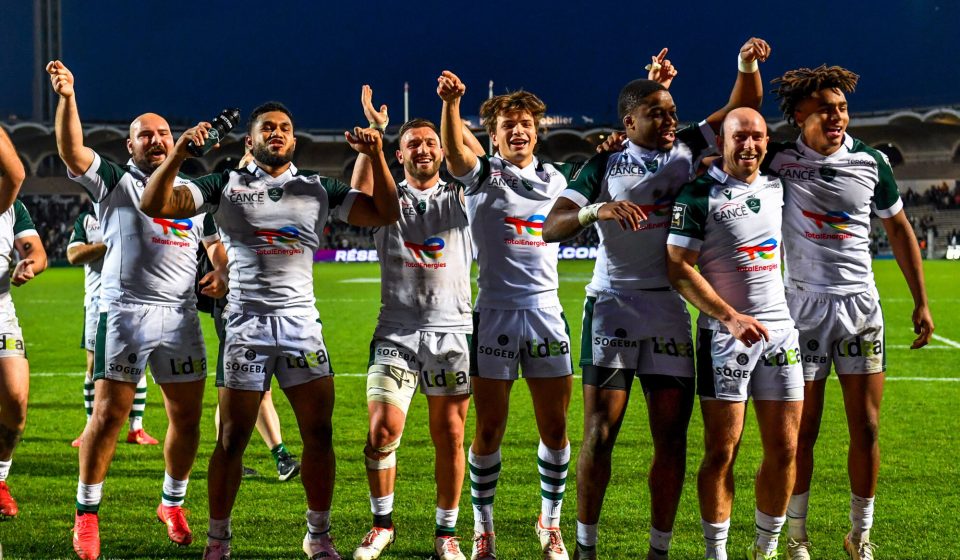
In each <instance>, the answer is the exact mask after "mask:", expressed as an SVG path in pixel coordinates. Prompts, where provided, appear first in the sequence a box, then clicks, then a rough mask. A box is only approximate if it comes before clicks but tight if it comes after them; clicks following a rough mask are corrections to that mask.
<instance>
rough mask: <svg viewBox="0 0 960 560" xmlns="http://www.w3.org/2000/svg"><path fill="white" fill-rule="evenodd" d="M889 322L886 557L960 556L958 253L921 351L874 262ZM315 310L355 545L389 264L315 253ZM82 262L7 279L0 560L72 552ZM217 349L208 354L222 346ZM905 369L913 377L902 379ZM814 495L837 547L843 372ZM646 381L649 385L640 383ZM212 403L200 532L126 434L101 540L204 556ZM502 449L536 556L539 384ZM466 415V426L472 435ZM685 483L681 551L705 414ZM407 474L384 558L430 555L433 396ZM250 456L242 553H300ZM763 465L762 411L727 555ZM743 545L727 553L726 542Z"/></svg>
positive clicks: (639, 451) (817, 519) (572, 491)
mask: <svg viewBox="0 0 960 560" xmlns="http://www.w3.org/2000/svg"><path fill="white" fill-rule="evenodd" d="M592 264H593V263H592V262H563V263H561V269H560V270H561V275H562V281H561V284H560V295H561V299H562V302H563V306H564V308H565V309H566V311H567V316H568V317H569V318H570V322H571V325H570V327H571V331H572V332H573V333H574V336H573V337H572V338H573V342H574V357H575V359H576V358H579V354H580V353H579V348H578V347H577V346H578V341H579V336H577V333H578V332H579V329H580V314H581V305H582V299H583V286H584V284H585V283H586V282H587V280H588V278H589V275H590V271H591V268H592ZM875 269H876V272H877V281H878V284H879V286H880V291H881V294H882V295H883V304H884V311H885V313H886V320H887V343H888V349H889V359H888V362H889V367H890V369H889V374H890V381H889V382H888V384H887V391H886V398H885V399H884V404H883V412H882V430H881V431H882V435H881V443H882V451H883V464H882V467H881V471H880V486H879V489H878V493H877V495H878V498H877V506H876V524H875V526H874V531H873V534H874V539H875V540H876V541H877V542H878V543H879V545H880V548H879V549H878V551H877V554H878V557H880V558H885V559H894V558H895V559H907V558H957V557H960V551H958V545H957V537H958V536H960V534H958V530H957V511H958V506H960V499H958V495H960V490H958V483H960V469H958V466H957V464H958V461H957V458H958V457H960V455H958V451H957V449H958V445H957V444H958V439H960V436H958V433H960V422H958V421H957V403H958V401H960V382H958V381H960V379H958V378H960V373H958V371H957V367H956V364H957V361H958V358H960V345H958V344H957V343H956V342H954V341H958V340H960V317H958V315H960V314H958V312H957V311H958V310H960V306H958V305H957V303H958V301H960V295H958V294H960V292H958V289H957V283H956V278H957V276H958V274H960V264H958V263H956V262H947V261H936V262H928V263H926V272H927V286H928V290H929V293H930V299H931V307H932V309H933V314H934V320H935V321H936V324H937V334H938V335H941V336H942V337H944V338H939V339H937V340H934V341H933V344H932V345H931V347H930V348H927V349H924V350H922V351H910V350H908V349H907V348H908V345H909V343H910V341H911V340H912V337H913V333H912V330H911V326H910V312H911V309H912V301H911V299H910V297H909V293H908V291H907V288H906V285H905V283H904V282H903V280H902V277H901V276H900V274H899V271H898V270H897V268H896V264H895V263H894V262H893V261H878V262H877V263H876V264H875ZM315 272H316V274H315V284H316V294H317V299H318V303H317V305H318V307H319V309H320V313H321V316H322V317H323V319H324V331H325V334H326V337H327V344H328V348H329V349H330V353H331V356H332V360H333V364H334V367H335V369H336V371H337V372H338V373H339V374H340V375H339V376H338V377H337V378H336V386H337V402H336V409H335V413H334V423H335V424H334V425H335V436H334V437H335V446H336V450H337V457H338V463H337V486H336V495H335V498H334V507H333V534H334V535H335V537H336V539H337V540H336V542H337V545H338V547H339V549H340V551H341V553H342V554H343V555H344V557H349V556H350V554H351V552H352V550H353V548H354V547H355V546H356V545H357V543H358V542H359V541H360V539H361V537H362V536H363V534H364V533H365V532H366V530H367V529H368V527H369V523H370V514H369V503H368V501H367V485H366V480H365V476H364V467H363V456H362V448H363V442H364V438H365V434H366V426H367V417H366V405H365V389H364V387H365V381H364V379H363V377H362V376H361V375H359V374H360V373H362V372H364V371H365V369H366V359H367V353H368V345H369V339H370V335H371V334H372V332H373V328H374V324H375V321H376V316H377V309H378V306H379V284H378V282H377V281H376V279H377V278H378V270H377V267H376V265H370V264H336V265H334V264H327V265H318V266H317V267H316V271H315ZM82 289H83V282H82V271H81V270H79V269H75V268H72V269H66V268H59V269H51V270H48V271H47V272H45V273H44V274H43V275H42V276H40V277H39V278H38V279H36V280H35V281H33V282H31V283H30V284H29V285H27V286H25V287H22V288H16V289H14V298H15V301H16V305H17V310H18V315H19V317H20V322H21V324H22V327H23V331H24V335H25V337H26V341H27V348H28V352H29V357H30V365H31V370H32V372H33V374H32V376H31V384H32V387H31V394H30V407H29V414H28V420H27V430H26V434H25V437H24V441H23V443H22V444H21V445H20V447H19V448H18V450H17V453H16V455H15V457H14V463H13V468H12V470H11V474H10V478H9V483H10V485H11V488H12V490H13V493H14V495H15V496H16V498H17V499H18V500H19V502H20V506H21V513H20V516H19V517H18V518H17V519H14V520H10V521H6V522H4V523H0V543H2V545H3V553H4V554H5V555H6V557H7V558H69V557H72V556H73V552H72V550H71V546H70V529H71V526H72V522H73V503H74V496H75V492H76V484H77V453H76V450H74V449H72V448H71V447H70V445H69V444H70V441H71V440H72V439H73V438H74V437H76V436H77V434H79V433H80V431H81V429H82V427H83V423H84V413H83V406H82V397H81V384H82V378H81V373H80V372H81V371H82V366H83V360H84V357H83V352H82V351H81V350H80V349H79V348H78V343H79V340H80V328H81V318H82V310H81V305H82V303H81V302H82V296H81V294H82ZM212 327H213V326H212V323H211V322H210V320H209V318H206V317H205V318H204V329H205V333H206V335H207V347H208V353H209V354H210V355H211V356H213V355H215V351H216V346H215V342H214V339H215V335H214V332H213V328H212ZM210 363H215V361H213V360H211V361H210ZM897 378H913V379H912V380H911V379H897ZM574 386H575V389H574V396H573V399H572V405H571V407H570V415H569V419H570V420H569V433H570V438H571V440H572V445H573V449H574V461H572V462H571V465H575V458H576V455H577V449H578V447H579V444H580V441H581V432H582V425H583V420H582V404H581V392H580V387H579V381H577V382H575V383H574ZM829 387H830V388H829V393H828V398H827V405H826V411H825V418H824V422H823V430H822V434H821V437H820V443H819V446H818V448H817V470H816V474H815V479H814V483H813V492H812V497H811V500H810V519H809V529H810V534H811V538H812V540H813V542H814V545H815V546H816V547H817V548H816V552H817V558H841V557H842V550H841V542H842V538H843V535H844V533H845V532H846V530H847V527H848V521H847V510H848V499H849V494H848V485H847V475H846V459H845V458H846V441H847V435H846V428H845V423H844V421H843V408H842V404H841V400H840V392H839V384H837V383H835V382H831V383H830V385H829ZM635 394H636V395H639V394H640V393H639V391H638V392H636V393H635ZM204 398H205V400H206V402H207V405H208V406H207V408H206V413H205V417H204V420H203V426H202V428H203V437H202V442H201V445H200V452H199V455H198V458H197V463H196V469H195V471H194V473H193V476H192V477H191V484H190V488H189V491H188V494H187V502H186V506H187V508H188V509H189V510H190V511H191V512H192V513H191V515H190V520H191V522H192V525H193V529H194V531H195V532H196V535H197V542H196V543H195V544H194V545H192V546H191V547H189V548H185V549H178V548H175V547H174V546H173V545H171V544H170V543H169V542H168V540H167V538H166V534H165V531H164V528H163V526H162V525H160V524H159V523H157V522H156V520H155V518H154V509H155V508H156V505H157V503H158V501H159V499H160V485H161V482H162V475H163V461H162V455H161V450H160V448H159V447H136V446H132V445H126V444H123V443H121V444H119V445H118V448H117V454H116V457H115V459H114V461H113V466H112V468H111V471H110V474H109V476H108V477H107V480H106V484H105V485H104V501H103V506H102V509H101V510H100V511H101V537H102V542H103V553H104V556H105V557H107V558H188V557H191V558H198V557H199V556H200V553H201V549H202V546H203V541H204V539H203V535H204V533H205V530H206V519H207V506H206V503H207V500H206V476H207V473H206V469H207V462H208V460H209V457H210V454H211V452H212V447H213V443H214V427H213V412H214V408H215V404H216V392H215V390H214V387H213V376H212V375H211V376H210V378H209V382H208V384H207V390H206V394H205V397H204ZM275 401H276V403H277V407H278V409H279V411H280V416H281V419H282V421H283V431H284V436H285V439H286V442H287V443H288V445H289V447H290V448H291V450H292V451H294V452H295V453H297V454H299V452H300V447H301V446H300V442H299V437H298V434H297V432H296V425H295V424H294V422H293V416H292V413H291V412H290V410H289V406H288V405H287V403H286V401H285V399H283V398H281V397H280V395H279V394H278V395H277V396H276V398H275ZM635 401H636V402H635V403H634V404H632V405H631V408H630V411H629V413H628V416H627V419H626V422H625V425H624V428H623V430H622V433H621V436H620V441H619V443H618V445H617V449H616V452H615V456H614V474H613V479H612V482H611V486H610V490H609V491H608V493H607V499H606V504H605V507H604V511H603V517H602V520H601V530H600V551H601V554H602V555H603V556H604V557H606V558H636V557H640V555H641V554H645V551H646V542H647V535H646V531H647V528H648V524H649V521H648V507H649V500H648V490H647V485H646V471H647V467H648V465H649V461H650V453H651V444H650V436H649V433H648V428H647V421H646V411H645V409H644V405H643V403H642V402H641V399H635ZM147 403H148V404H147V410H146V418H145V425H146V427H147V429H148V431H150V432H151V433H152V434H153V435H154V436H157V437H158V438H162V437H163V435H164V430H165V426H166V420H165V415H164V412H163V408H162V399H161V396H160V391H159V389H158V388H157V387H156V386H154V385H153V384H152V381H151V385H150V389H149V394H148V399H147ZM512 404H513V406H512V408H511V412H510V415H511V418H510V423H509V427H508V433H507V437H506V444H505V446H504V449H503V456H504V459H503V464H504V469H503V473H502V476H501V479H500V485H499V487H498V493H497V502H496V510H495V512H496V519H497V534H498V542H497V545H498V549H499V552H500V558H502V559H505V560H510V559H518V558H536V557H538V556H539V554H538V553H539V550H538V546H537V542H536V538H535V536H534V533H533V524H534V522H535V520H536V516H537V513H538V511H539V507H540V498H539V486H538V477H537V471H536V444H537V433H536V430H535V428H534V426H535V424H534V421H533V417H532V412H531V407H530V398H529V394H528V393H527V391H526V389H525V387H524V384H523V383H522V382H520V383H517V384H516V386H515V391H514V396H513V403H512ZM472 432H473V419H472V411H471V418H470V419H469V420H468V425H467V442H468V443H469V441H470V440H471V439H472ZM688 449H689V453H688V457H689V458H688V461H687V486H686V488H685V489H684V494H683V500H682V503H681V505H680V511H679V514H678V517H677V523H676V527H675V529H674V546H673V554H672V555H671V557H674V558H698V557H701V556H702V539H701V533H700V524H699V514H698V510H697V501H696V488H695V484H694V481H695V472H696V467H697V464H698V462H699V460H700V456H701V451H702V421H701V419H700V415H699V413H698V412H695V413H694V417H693V421H692V423H691V428H690V436H689V444H688ZM398 457H399V470H398V481H397V493H396V511H395V513H394V520H395V523H396V526H397V529H398V539H397V541H396V543H395V544H394V545H393V547H392V548H391V549H390V550H389V551H388V553H387V554H386V555H385V556H384V558H397V559H408V558H428V557H429V556H430V555H431V554H432V546H433V545H432V542H433V541H432V535H433V524H434V500H433V496H434V486H433V465H432V463H433V452H432V446H431V444H430V439H429V434H428V432H427V429H426V418H425V406H424V404H423V398H422V397H418V398H417V400H416V401H415V403H414V405H413V406H412V407H411V413H410V417H409V419H408V423H407V431H406V432H405V434H404V438H403V445H402V446H401V448H400V450H399V451H398ZM245 463H246V464H247V465H249V466H251V467H255V468H257V469H258V470H260V471H261V473H262V476H261V477H260V478H254V479H246V480H244V482H243V485H242V487H241V490H240V495H239V498H238V502H237V506H236V509H235V510H234V517H233V519H234V521H233V528H234V541H233V549H234V556H235V557H236V558H296V557H300V556H302V553H301V552H300V541H301V539H302V538H303V534H304V530H305V526H304V511H305V501H304V495H303V489H302V488H301V486H300V483H299V481H298V480H295V481H292V482H287V483H280V482H279V481H277V479H276V477H275V476H274V473H275V471H274V467H273V462H272V460H271V458H270V455H269V452H268V450H267V449H266V448H265V446H264V445H263V443H262V441H261V440H259V438H258V437H257V436H256V435H254V437H253V439H252V440H251V447H250V448H249V449H248V451H247V456H246V459H245ZM758 464H759V440H758V432H757V429H756V425H755V422H754V421H753V419H752V417H750V418H748V421H747V428H746V430H745V435H744V441H743V444H742V447H741V453H740V457H739V460H738V462H737V467H736V480H737V490H738V494H737V498H736V503H735V506H734V511H733V520H732V527H731V532H730V535H731V538H730V543H729V547H728V550H730V552H731V555H737V556H739V554H741V551H742V550H743V549H745V548H746V546H747V544H748V543H749V542H750V540H751V539H752V536H753V484H752V482H753V473H754V472H755V470H756V468H757V465H758ZM575 480H576V476H575V473H574V469H573V468H571V470H570V476H569V479H568V485H567V501H566V504H565V507H564V513H563V521H562V526H563V530H564V533H565V535H566V537H567V543H568V545H570V546H571V547H572V544H573V540H574V534H575V533H574V531H575V529H574V527H575V519H576V503H575V501H576V500H575V497H576V483H575ZM471 528H472V514H471V508H470V493H469V487H468V486H465V487H464V492H463V497H462V499H461V515H460V523H459V527H458V530H459V534H460V535H461V536H462V537H464V539H465V543H464V545H465V548H467V550H468V551H469V540H468V538H469V536H470V535H471ZM731 557H734V556H731Z"/></svg>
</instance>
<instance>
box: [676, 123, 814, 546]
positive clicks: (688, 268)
mask: <svg viewBox="0 0 960 560" xmlns="http://www.w3.org/2000/svg"><path fill="white" fill-rule="evenodd" d="M767 141H768V137H767V126H766V123H765V122H764V120H763V117H761V116H760V114H759V113H757V112H756V111H755V110H753V109H749V108H739V109H734V110H733V111H731V112H730V113H729V114H727V117H726V118H725V119H724V121H723V125H722V127H721V131H720V135H719V136H718V147H719V149H720V152H721V154H722V155H723V159H722V162H718V163H715V164H714V165H712V166H711V167H710V168H709V169H708V170H707V173H706V174H705V175H704V176H702V177H701V178H700V179H697V180H696V181H694V182H692V183H688V184H687V185H685V186H684V187H683V190H681V192H680V194H679V196H678V197H677V200H676V202H675V203H674V206H673V212H672V216H671V221H670V233H669V236H668V237H667V274H668V277H669V279H670V283H671V284H672V285H673V287H674V288H675V289H676V290H677V291H678V292H680V295H682V296H683V297H684V299H686V300H687V301H689V302H690V303H692V304H693V305H694V306H696V307H697V308H698V309H699V310H700V317H699V319H698V320H697V392H698V393H699V395H700V408H701V411H702V413H703V424H704V439H705V455H704V458H703V462H702V463H701V465H700V472H699V476H698V481H697V482H698V484H697V487H698V494H699V498H700V516H701V524H702V527H703V534H704V539H705V540H706V545H707V555H706V557H707V558H717V559H720V560H723V559H725V558H726V557H727V555H726V541H727V533H728V531H729V527H730V511H731V508H732V506H733V490H734V488H733V465H734V461H735V460H736V456H737V450H738V448H739V444H740V437H741V434H742V433H743V423H744V414H745V412H746V404H747V400H749V399H751V398H752V399H753V406H754V411H755V413H756V416H757V423H758V424H759V426H760V439H761V441H762V444H763V462H762V464H761V466H760V470H759V472H758V473H757V478H756V484H755V487H756V510H755V515H754V518H755V521H756V539H755V540H754V542H753V544H752V545H751V546H750V548H749V550H748V551H747V557H748V558H751V559H755V558H765V559H767V558H775V557H776V554H777V552H776V549H777V540H778V537H779V533H780V529H781V528H782V526H783V523H784V520H785V513H786V509H787V500H788V499H789V496H790V489H791V488H792V487H793V478H794V464H793V461H794V455H795V453H796V444H797V430H798V429H799V424H800V412H801V409H802V406H803V402H802V400H803V371H802V368H801V366H800V351H799V348H798V338H797V337H798V334H797V330H796V329H795V328H794V324H793V320H792V319H791V318H790V313H789V310H788V309H787V303H786V299H785V296H784V292H783V280H782V278H781V275H780V249H781V245H782V239H781V231H780V230H781V212H782V209H783V187H782V185H781V183H780V180H779V179H777V178H776V177H767V176H765V175H762V174H761V173H760V171H759V169H760V161H761V160H762V159H763V156H764V153H765V152H766V145H767ZM695 265H696V266H698V267H699V271H698V270H697V269H696V268H694V266H695Z"/></svg>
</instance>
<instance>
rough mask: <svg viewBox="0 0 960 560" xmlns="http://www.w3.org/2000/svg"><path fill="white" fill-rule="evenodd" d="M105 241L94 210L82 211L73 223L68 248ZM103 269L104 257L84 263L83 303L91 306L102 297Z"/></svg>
mask: <svg viewBox="0 0 960 560" xmlns="http://www.w3.org/2000/svg"><path fill="white" fill-rule="evenodd" d="M93 243H103V235H102V234H101V233H100V222H99V221H97V217H96V216H94V215H93V213H92V212H80V215H79V216H77V221H75V222H74V223H73V233H71V234H70V242H69V244H68V245H67V249H69V248H71V247H75V246H78V245H90V244H93ZM102 269H103V257H100V258H99V259H97V260H94V261H90V262H88V263H86V264H84V265H83V305H84V306H90V305H91V302H92V301H93V300H94V299H95V298H98V297H100V271H101V270H102Z"/></svg>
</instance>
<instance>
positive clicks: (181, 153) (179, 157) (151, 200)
mask: <svg viewBox="0 0 960 560" xmlns="http://www.w3.org/2000/svg"><path fill="white" fill-rule="evenodd" d="M210 128H211V126H210V123H207V122H202V123H199V124H198V125H197V126H195V127H193V128H190V129H188V130H187V131H186V132H184V133H183V135H182V136H180V139H179V140H177V143H176V144H174V146H173V153H172V154H170V155H168V156H167V158H166V159H165V160H163V163H161V164H160V167H158V168H157V170H156V171H154V172H153V174H152V175H150V180H149V181H147V186H146V188H144V189H143V194H142V195H141V196H140V210H141V211H142V212H143V213H144V214H146V215H147V216H150V217H151V218H175V219H176V218H192V217H193V216H196V215H197V206H196V203H195V202H194V200H193V194H192V193H191V192H190V189H188V188H187V187H185V186H182V185H181V186H176V187H175V186H174V185H173V183H174V181H175V180H176V178H177V173H179V172H180V166H181V165H183V162H184V161H186V159H187V158H188V157H190V153H189V152H188V151H187V145H188V144H189V143H190V141H191V140H193V141H194V142H195V143H196V145H198V146H202V145H203V143H204V142H206V141H207V135H208V134H209V130H210Z"/></svg>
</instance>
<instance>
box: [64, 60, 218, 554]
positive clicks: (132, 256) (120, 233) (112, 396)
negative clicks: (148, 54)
mask: <svg viewBox="0 0 960 560" xmlns="http://www.w3.org/2000/svg"><path fill="white" fill-rule="evenodd" d="M47 71H48V73H49V74H50V81H51V86H52V87H53V89H54V91H55V92H57V94H58V95H59V96H60V100H59V103H58V105H57V116H56V123H55V130H56V134H57V148H58V150H59V152H60V157H61V159H63V161H64V163H65V164H66V166H67V170H68V171H69V174H70V178H71V179H73V180H74V181H76V182H78V183H80V185H81V186H82V187H83V188H84V190H86V191H87V193H88V194H89V195H90V198H91V199H92V200H93V202H94V205H95V208H96V209H97V215H98V216H99V218H100V224H101V227H102V231H103V239H104V243H105V244H106V246H107V249H106V254H105V255H104V264H103V270H102V275H101V289H100V319H99V322H98V325H97V341H96V348H95V351H94V380H95V385H96V389H95V391H96V397H95V400H94V409H93V416H92V418H91V421H90V423H89V425H88V426H87V428H86V430H85V432H84V437H83V443H82V444H81V446H80V476H79V481H78V483H77V501H76V505H77V509H76V516H75V519H74V530H73V546H74V551H75V552H76V553H77V555H78V556H79V557H80V558H83V559H88V558H97V557H98V556H99V555H100V530H99V516H98V511H99V508H100V502H101V499H102V495H103V483H104V480H105V478H106V475H107V470H108V468H109V466H110V462H111V461H112V459H113V454H114V450H115V449H116V439H117V434H118V432H119V430H120V428H121V426H122V425H123V422H124V420H126V418H127V416H128V414H129V411H130V407H131V406H132V405H133V401H134V400H135V398H136V386H137V383H138V382H139V380H140V377H142V376H143V375H145V371H146V367H147V365H149V366H150V371H151V373H152V375H153V378H154V381H155V382H156V383H157V384H158V385H160V389H161V391H162V392H163V395H164V402H165V406H166V412H167V417H168V419H169V424H168V427H167V434H166V437H165V438H164V450H163V452H164V453H163V454H164V465H165V473H164V479H163V486H162V491H161V500H160V504H159V505H158V506H157V509H156V516H157V519H159V520H160V521H161V522H162V523H163V524H164V525H165V526H166V533H167V536H168V537H169V538H170V540H171V541H173V542H174V543H175V544H178V545H181V546H186V545H189V544H190V543H191V542H192V541H193V532H192V531H191V530H190V527H189V525H188V523H187V519H186V515H185V512H184V510H183V507H182V506H183V503H184V499H185V497H186V491H187V485H188V482H189V476H190V471H191V470H192V468H193V461H194V459H195V457H196V453H197V446H198V445H199V442H200V415H201V412H202V408H203V406H202V405H203V387H204V380H205V378H206V371H207V359H206V347H205V346H204V342H203V334H202V333H201V331H200V319H199V317H198V316H197V309H196V298H195V296H194V290H193V287H194V278H195V276H196V270H197V269H196V259H195V258H194V255H195V253H196V251H197V248H198V247H199V245H200V244H201V243H203V244H204V245H206V246H209V245H211V244H216V243H219V236H218V234H217V230H216V225H215V224H214V223H213V220H212V218H210V217H209V216H205V215H197V214H191V215H190V216H181V217H180V218H179V219H177V220H164V219H154V218H151V217H149V216H147V215H146V214H144V213H143V212H141V211H140V209H139V202H140V198H141V196H142V195H143V192H144V185H145V184H146V182H147V179H148V178H149V177H150V175H151V174H152V173H153V172H155V170H156V169H157V167H158V166H159V165H160V164H161V162H163V161H164V160H165V159H166V158H167V155H168V154H169V153H170V151H171V150H172V148H173V137H172V135H171V133H170V126H169V125H168V124H167V122H166V120H164V119H163V118H162V117H161V116H159V115H156V114H153V113H146V114H144V115H141V116H140V117H137V118H136V119H134V121H133V122H132V123H131V124H130V135H129V138H128V139H127V150H128V151H129V152H130V156H131V157H130V160H129V161H128V162H127V163H126V165H122V166H121V165H118V164H116V163H114V162H112V161H109V160H108V159H106V158H104V157H101V156H100V154H98V153H96V152H94V151H93V150H92V149H90V148H88V147H86V146H85V145H84V139H83V127H82V125H81V123H80V116H79V113H78V110H77V102H76V96H75V90H74V77H73V74H72V73H71V72H70V70H69V69H67V67H66V66H64V65H63V63H62V62H60V61H52V62H50V63H49V64H48V65H47ZM178 181H180V182H186V179H184V178H178ZM130 232H134V233H133V234H131V233H130Z"/></svg>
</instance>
